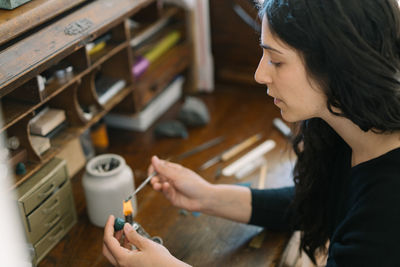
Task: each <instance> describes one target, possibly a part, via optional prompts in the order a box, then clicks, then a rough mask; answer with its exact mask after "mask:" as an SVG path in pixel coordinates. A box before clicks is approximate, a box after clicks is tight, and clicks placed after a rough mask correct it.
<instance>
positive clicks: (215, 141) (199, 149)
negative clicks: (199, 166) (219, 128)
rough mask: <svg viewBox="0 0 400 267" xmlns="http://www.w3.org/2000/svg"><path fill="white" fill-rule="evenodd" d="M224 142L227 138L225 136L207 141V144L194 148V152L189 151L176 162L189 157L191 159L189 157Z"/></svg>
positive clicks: (178, 157) (177, 158)
mask: <svg viewBox="0 0 400 267" xmlns="http://www.w3.org/2000/svg"><path fill="white" fill-rule="evenodd" d="M224 140H225V137H223V136H220V137H217V138H214V139H212V140H210V141H207V142H205V143H203V144H201V145H199V146H197V147H195V148H193V149H192V150H189V151H187V152H185V153H183V154H180V155H179V156H177V157H176V160H182V159H184V158H187V157H189V156H191V155H193V154H196V153H198V152H200V151H203V150H206V149H207V148H210V147H212V146H215V145H218V144H219V143H221V142H222V141H224Z"/></svg>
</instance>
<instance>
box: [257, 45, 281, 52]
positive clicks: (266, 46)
mask: <svg viewBox="0 0 400 267" xmlns="http://www.w3.org/2000/svg"><path fill="white" fill-rule="evenodd" d="M260 46H261V47H262V48H264V49H266V50H271V51H274V52H277V53H279V54H283V53H282V52H281V51H279V50H278V49H275V48H273V47H271V46H269V45H267V44H263V43H260Z"/></svg>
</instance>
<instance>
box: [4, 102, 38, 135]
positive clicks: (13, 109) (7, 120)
mask: <svg viewBox="0 0 400 267" xmlns="http://www.w3.org/2000/svg"><path fill="white" fill-rule="evenodd" d="M1 105H2V112H3V120H4V121H1V122H0V123H1V126H0V133H2V132H4V131H5V130H7V129H8V128H9V127H11V126H12V125H14V124H15V123H17V122H18V121H20V120H21V119H22V118H24V117H25V116H26V114H28V113H30V112H32V111H33V110H35V105H33V104H25V103H22V102H19V101H13V100H7V101H4V102H2V104H1Z"/></svg>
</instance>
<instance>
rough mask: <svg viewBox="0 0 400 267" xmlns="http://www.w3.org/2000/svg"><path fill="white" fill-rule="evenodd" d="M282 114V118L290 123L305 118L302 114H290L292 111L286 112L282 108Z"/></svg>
mask: <svg viewBox="0 0 400 267" xmlns="http://www.w3.org/2000/svg"><path fill="white" fill-rule="evenodd" d="M281 116H282V119H283V120H284V121H286V122H290V123H292V122H298V121H303V120H305V119H304V118H302V117H301V116H296V115H294V114H290V113H287V112H284V111H282V109H281Z"/></svg>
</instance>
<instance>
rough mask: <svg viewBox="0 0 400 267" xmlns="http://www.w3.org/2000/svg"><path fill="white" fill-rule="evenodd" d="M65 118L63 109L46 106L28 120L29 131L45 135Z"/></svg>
mask: <svg viewBox="0 0 400 267" xmlns="http://www.w3.org/2000/svg"><path fill="white" fill-rule="evenodd" d="M65 120H66V115H65V110H62V109H55V108H49V107H46V108H45V109H43V110H42V111H40V112H39V113H38V114H37V115H36V116H35V117H34V118H33V119H32V120H31V121H30V131H31V133H32V134H36V135H41V136H45V135H47V134H48V133H49V132H51V131H52V130H54V129H55V128H56V127H57V126H58V125H60V124H61V123H62V122H63V121H65Z"/></svg>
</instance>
